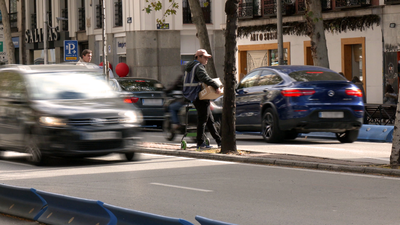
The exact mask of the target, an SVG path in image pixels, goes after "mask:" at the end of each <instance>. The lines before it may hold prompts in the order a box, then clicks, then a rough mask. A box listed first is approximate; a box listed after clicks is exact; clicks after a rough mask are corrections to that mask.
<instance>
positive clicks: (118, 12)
mask: <svg viewBox="0 0 400 225" xmlns="http://www.w3.org/2000/svg"><path fill="white" fill-rule="evenodd" d="M114 13H115V14H114V26H116V27H120V26H122V2H120V1H119V2H115V3H114Z"/></svg>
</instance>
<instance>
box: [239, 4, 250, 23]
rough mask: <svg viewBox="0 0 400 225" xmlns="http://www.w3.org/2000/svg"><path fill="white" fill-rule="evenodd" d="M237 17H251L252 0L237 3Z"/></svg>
mask: <svg viewBox="0 0 400 225" xmlns="http://www.w3.org/2000/svg"><path fill="white" fill-rule="evenodd" d="M238 17H239V18H240V19H248V18H253V3H252V2H245V3H239V8H238Z"/></svg>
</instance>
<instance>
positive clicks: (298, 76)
mask: <svg viewBox="0 0 400 225" xmlns="http://www.w3.org/2000/svg"><path fill="white" fill-rule="evenodd" d="M289 77H291V78H292V79H293V80H295V81H299V82H309V81H328V80H329V81H333V80H336V81H337V80H343V81H345V80H346V78H345V77H343V76H342V75H340V74H338V73H335V72H329V71H316V70H303V71H296V72H292V73H289Z"/></svg>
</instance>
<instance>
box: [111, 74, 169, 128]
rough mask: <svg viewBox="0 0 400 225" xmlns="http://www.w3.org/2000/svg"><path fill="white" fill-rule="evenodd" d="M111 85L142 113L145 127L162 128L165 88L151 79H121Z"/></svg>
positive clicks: (112, 80) (112, 81)
mask: <svg viewBox="0 0 400 225" xmlns="http://www.w3.org/2000/svg"><path fill="white" fill-rule="evenodd" d="M110 84H111V86H112V87H113V89H114V90H116V91H117V92H118V94H119V95H120V96H122V97H125V102H126V103H130V104H132V105H135V106H136V107H137V108H139V109H140V110H141V111H142V114H143V122H144V123H143V126H144V127H158V128H162V125H163V122H164V113H165V110H164V101H165V99H166V95H165V87H164V85H163V84H161V83H160V82H159V81H157V80H155V79H150V78H137V77H121V78H116V79H110Z"/></svg>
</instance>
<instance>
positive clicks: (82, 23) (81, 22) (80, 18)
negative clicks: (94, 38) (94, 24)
mask: <svg viewBox="0 0 400 225" xmlns="http://www.w3.org/2000/svg"><path fill="white" fill-rule="evenodd" d="M78 21H79V27H78V28H79V30H86V16H85V7H82V8H79V9H78Z"/></svg>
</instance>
